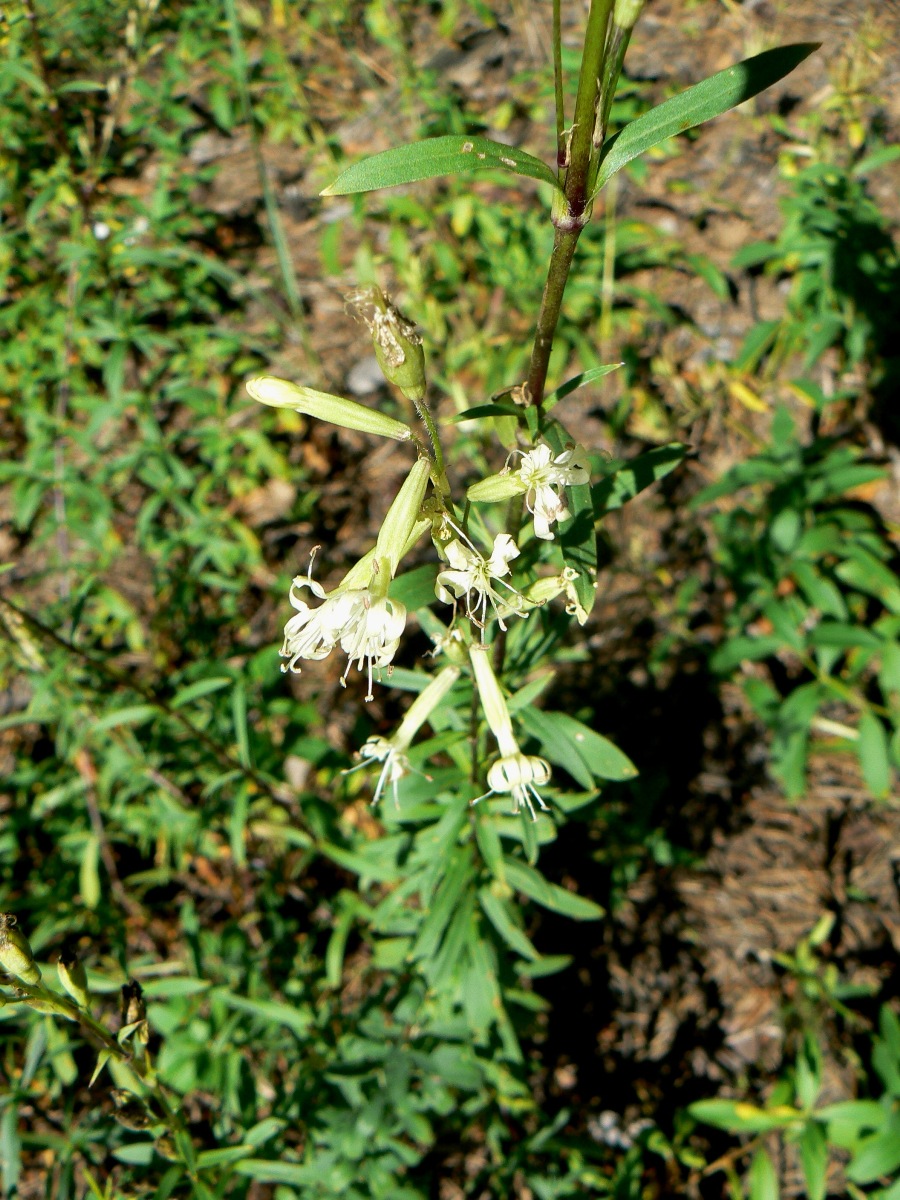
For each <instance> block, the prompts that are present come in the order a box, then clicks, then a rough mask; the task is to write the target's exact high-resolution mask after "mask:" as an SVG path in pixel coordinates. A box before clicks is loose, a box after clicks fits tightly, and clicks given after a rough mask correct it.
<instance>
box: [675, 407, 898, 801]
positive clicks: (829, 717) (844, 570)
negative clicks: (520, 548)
mask: <svg viewBox="0 0 900 1200" xmlns="http://www.w3.org/2000/svg"><path fill="white" fill-rule="evenodd" d="M882 478H884V470H883V468H881V467H879V466H876V465H874V464H872V463H869V462H866V461H864V460H863V459H862V457H861V456H860V454H859V453H858V452H857V451H856V450H854V449H853V448H852V447H851V446H847V445H841V444H835V443H833V442H829V441H828V440H827V439H824V438H819V439H816V440H814V441H813V442H812V443H811V444H809V445H808V446H803V445H802V443H801V441H800V439H799V437H798V436H797V432H796V429H795V426H794V423H793V421H792V419H791V417H790V416H789V414H788V412H787V411H786V410H784V409H781V410H779V411H778V412H777V413H776V415H775V418H774V421H773V424H772V431H771V444H770V446H769V447H768V448H767V449H766V450H764V451H763V452H761V453H760V454H757V455H754V456H753V457H752V458H749V459H747V460H745V461H744V462H741V463H739V464H738V465H737V466H736V467H733V468H732V469H731V470H730V471H728V472H727V473H726V474H725V475H724V476H723V478H722V479H721V480H720V481H719V482H718V483H716V484H713V485H712V486H711V487H709V488H706V489H705V490H704V491H703V492H702V493H701V494H700V495H699V496H698V497H697V500H696V503H697V504H698V505H704V504H709V503H711V502H712V501H714V500H716V501H717V500H720V499H721V498H722V497H726V496H727V497H733V498H734V499H733V500H732V505H731V507H730V508H729V509H728V510H726V511H724V512H718V513H716V514H714V515H713V517H712V524H713V529H714V532H715V539H716V541H715V547H714V555H715V560H716V562H717V563H718V565H719V567H720V569H721V570H722V571H723V573H724V574H725V576H726V577H727V578H728V580H729V581H730V583H731V585H732V588H733V592H734V599H733V602H732V604H731V605H730V607H729V609H728V611H727V612H726V613H725V627H726V631H727V637H726V640H725V641H724V643H723V645H722V646H721V647H720V648H719V650H717V651H716V653H715V655H714V657H713V660H712V665H713V668H714V670H716V671H718V672H720V673H721V674H723V675H726V674H727V675H730V674H732V673H733V672H735V671H737V670H738V669H739V668H742V672H743V679H742V682H743V686H744V690H745V692H746V695H747V697H748V699H749V700H750V702H751V704H752V705H753V708H754V709H755V711H756V713H757V715H758V716H759V717H760V718H761V719H762V720H763V721H764V722H765V723H766V724H767V725H768V726H769V727H770V728H771V729H772V731H773V735H774V736H773V743H772V770H773V772H774V773H775V774H776V775H777V777H778V778H779V780H780V781H781V783H782V785H783V786H784V788H785V790H786V791H787V792H788V794H789V795H792V796H797V795H800V794H801V793H802V792H803V791H804V789H805V780H806V761H807V756H808V753H809V745H810V738H811V737H813V736H816V735H818V736H824V737H826V738H828V739H829V740H830V741H831V742H832V744H835V745H838V746H846V747H847V748H849V749H851V750H852V751H853V752H854V753H855V754H857V755H858V757H859V760H860V764H861V767H862V771H863V775H864V777H865V780H866V783H867V785H868V787H869V789H870V791H871V792H872V794H873V795H875V796H878V797H884V796H886V795H887V794H888V791H889V790H890V787H891V784H892V779H893V771H894V770H895V769H897V768H898V767H900V735H898V730H900V707H898V703H900V692H898V684H900V679H898V678H897V666H898V664H900V584H898V579H897V575H896V572H895V569H894V567H893V564H894V561H895V550H894V548H893V546H892V545H891V543H890V541H889V540H888V539H887V537H886V536H885V532H884V530H883V529H882V527H881V525H880V522H879V521H878V519H877V517H876V516H875V514H874V513H873V512H872V511H871V509H869V508H868V507H867V506H866V505H865V504H863V503H860V502H859V501H855V500H853V499H852V498H851V495H850V493H852V492H853V491H854V489H860V488H863V487H864V486H865V485H867V484H870V483H872V482H874V481H877V480H880V479H882ZM751 664H752V665H751Z"/></svg>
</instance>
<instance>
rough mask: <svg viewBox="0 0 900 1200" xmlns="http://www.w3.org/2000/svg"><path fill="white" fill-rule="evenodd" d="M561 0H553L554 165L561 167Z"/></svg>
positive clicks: (563, 108)
mask: <svg viewBox="0 0 900 1200" xmlns="http://www.w3.org/2000/svg"><path fill="white" fill-rule="evenodd" d="M560 4H561V0H553V87H554V92H555V94H556V165H557V167H559V168H562V167H564V166H565V165H566V162H565V153H566V146H565V132H564V131H565V125H566V105H565V98H564V96H563V74H562V18H561V15H560Z"/></svg>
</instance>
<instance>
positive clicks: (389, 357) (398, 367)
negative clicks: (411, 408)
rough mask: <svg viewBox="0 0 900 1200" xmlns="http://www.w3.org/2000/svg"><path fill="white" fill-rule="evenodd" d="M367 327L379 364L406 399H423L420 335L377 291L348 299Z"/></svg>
mask: <svg viewBox="0 0 900 1200" xmlns="http://www.w3.org/2000/svg"><path fill="white" fill-rule="evenodd" d="M347 299H348V301H349V303H350V304H352V305H353V307H354V308H355V309H356V311H357V312H358V313H359V315H360V316H361V317H362V319H363V320H364V321H365V323H366V324H367V325H368V327H369V332H370V333H371V334H372V346H373V348H374V350H375V357H376V358H377V359H378V365H379V367H381V370H382V372H383V374H384V377H385V379H387V380H389V381H390V382H391V383H393V384H394V385H395V386H396V387H398V388H399V389H400V391H401V392H402V393H403V395H404V396H406V398H407V399H408V400H412V401H414V402H415V403H419V402H420V401H422V400H424V399H425V352H424V350H423V349H422V335H421V334H420V333H419V332H418V330H417V329H416V327H415V325H414V324H413V323H412V321H408V320H407V319H406V317H404V315H403V314H402V313H401V312H400V310H399V309H398V308H397V307H396V305H394V304H392V303H391V300H390V297H389V296H385V294H384V292H382V290H381V289H380V288H376V287H373V288H367V289H365V290H364V291H359V292H353V293H352V294H351V295H350V296H348V297H347Z"/></svg>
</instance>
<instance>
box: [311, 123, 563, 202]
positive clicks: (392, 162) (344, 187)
mask: <svg viewBox="0 0 900 1200" xmlns="http://www.w3.org/2000/svg"><path fill="white" fill-rule="evenodd" d="M486 170H500V171H511V172H512V173H513V174H515V175H525V176H527V177H528V178H530V179H539V180H540V181H541V182H542V183H549V184H551V185H552V186H553V187H554V188H556V189H557V190H559V182H558V180H557V178H556V176H555V175H554V173H553V172H552V171H551V170H550V168H549V167H548V166H547V164H546V163H545V162H541V160H540V159H539V158H535V157H534V155H532V154H526V153H525V151H524V150H518V149H516V147H515V146H504V145H503V144H502V142H492V141H491V140H490V139H489V138H483V137H471V136H466V135H465V134H458V133H457V134H450V135H448V136H446V137H436V138H425V139H424V140H423V141H420V142H408V143H407V144H406V145H404V146H393V147H392V148H391V149H390V150H383V151H382V152H381V153H380V154H373V155H372V156H371V157H370V158H364V159H363V160H362V161H361V162H358V163H354V164H353V166H352V167H348V168H347V170H346V171H344V172H342V174H340V175H339V176H338V177H337V179H336V180H335V181H334V183H332V184H330V185H329V186H328V187H327V188H325V189H324V190H323V191H322V193H321V194H322V195H323V196H348V195H350V194H351V193H353V192H374V191H376V190H377V189H378V188H387V187H397V186H398V185H399V184H403V183H416V182H418V180H420V179H436V178H438V177H439V176H440V175H459V174H460V173H462V172H464V171H486Z"/></svg>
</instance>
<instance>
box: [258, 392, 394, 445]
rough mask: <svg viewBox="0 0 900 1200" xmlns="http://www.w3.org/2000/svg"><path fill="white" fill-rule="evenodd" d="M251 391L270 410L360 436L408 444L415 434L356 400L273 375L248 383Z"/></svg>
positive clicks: (391, 418)
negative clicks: (292, 413)
mask: <svg viewBox="0 0 900 1200" xmlns="http://www.w3.org/2000/svg"><path fill="white" fill-rule="evenodd" d="M247 391H248V392H249V393H250V395H251V396H252V397H253V399H254V400H258V401H259V402H260V403H261V404H268V405H269V407H270V408H292V409H294V411H295V412H299V413H303V414H304V415H305V416H307V417H316V418H317V419H318V420H320V421H330V422H331V424H332V425H340V426H341V428H342V429H357V430H359V432H360V433H375V434H378V435H379V436H380V437H389V438H394V439H395V440H396V441H398V442H408V441H409V440H410V439H411V438H412V430H411V429H410V427H409V426H408V425H405V424H404V423H403V422H402V421H395V420H394V418H393V417H388V416H386V415H385V414H384V413H381V412H379V411H378V409H376V408H367V407H366V405H365V404H357V403H356V401H355V400H345V399H344V398H343V397H342V396H331V395H329V393H328V392H317V391H315V390H314V389H313V388H308V387H301V385H300V384H298V383H289V382H288V381H287V380H286V379H276V378H275V377H274V376H273V375H260V376H259V377H258V378H256V379H250V380H248V382H247Z"/></svg>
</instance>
